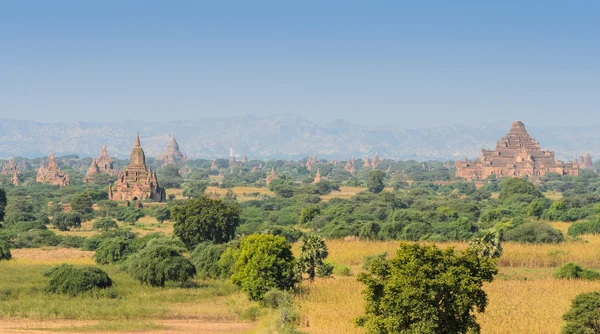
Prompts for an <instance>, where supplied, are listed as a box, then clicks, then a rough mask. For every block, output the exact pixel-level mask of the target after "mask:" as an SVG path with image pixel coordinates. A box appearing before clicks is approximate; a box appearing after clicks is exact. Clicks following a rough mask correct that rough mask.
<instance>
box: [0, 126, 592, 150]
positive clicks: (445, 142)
mask: <svg viewBox="0 0 600 334" xmlns="http://www.w3.org/2000/svg"><path fill="white" fill-rule="evenodd" d="M530 125H531V126H529V127H528V131H529V133H530V134H531V135H532V136H533V137H535V138H536V139H537V140H538V141H539V142H540V143H541V146H542V149H547V148H549V149H552V150H554V151H556V155H557V156H558V157H559V158H562V159H565V160H571V159H572V158H573V156H574V155H575V154H576V153H585V152H590V153H591V154H592V156H598V155H599V154H600V132H598V131H597V129H598V126H594V125H586V126H581V127H561V128H558V127H536V126H535V124H530ZM510 126H511V121H507V122H506V123H505V124H504V123H498V122H494V123H482V124H478V125H445V126H437V127H430V128H421V129H407V128H403V127H402V126H397V125H391V124H385V125H380V126H368V125H361V124H353V123H350V122H347V121H343V120H339V121H334V122H331V123H327V124H317V123H315V122H312V121H310V120H307V119H304V118H302V117H299V116H296V115H275V116H271V117H256V116H244V117H228V118H225V117H223V118H207V119H203V120H198V121H170V122H152V121H122V122H54V123H43V122H36V121H26V120H14V119H0V158H8V157H9V156H15V157H16V156H21V157H29V158H35V157H41V156H46V155H48V154H49V153H50V152H52V151H54V152H55V154H57V155H65V154H77V155H79V156H82V157H90V156H98V155H99V154H100V150H101V148H102V145H103V144H106V146H107V148H108V151H109V154H111V155H113V156H116V157H120V158H127V157H128V156H129V153H130V151H131V148H132V146H133V143H134V139H135V134H136V133H139V134H140V138H141V140H142V146H143V147H144V150H145V152H146V154H147V155H148V156H157V155H159V154H160V153H162V152H163V151H164V149H165V147H166V145H167V142H168V140H169V138H170V136H171V134H173V133H174V134H175V136H176V139H177V141H178V143H179V145H180V148H181V151H182V152H184V153H186V154H187V155H188V157H190V158H206V159H214V158H226V157H228V156H229V150H230V148H232V149H233V151H234V153H235V154H236V156H238V157H239V156H243V155H244V154H246V155H247V156H248V158H249V159H250V158H252V157H253V156H256V157H257V158H259V159H278V158H283V159H300V158H303V157H307V156H311V155H312V154H313V153H316V154H317V156H318V157H319V158H328V159H332V158H336V159H338V160H346V159H347V158H348V157H350V156H356V157H357V158H358V157H363V156H365V155H369V156H373V155H374V154H375V153H376V152H378V153H379V156H380V157H381V158H390V159H396V160H406V159H415V160H457V159H463V158H465V157H469V158H473V157H476V156H478V155H479V154H480V151H481V148H494V147H495V144H496V141H497V140H498V139H500V138H501V137H502V136H504V135H505V134H506V133H507V132H508V130H509V129H510Z"/></svg>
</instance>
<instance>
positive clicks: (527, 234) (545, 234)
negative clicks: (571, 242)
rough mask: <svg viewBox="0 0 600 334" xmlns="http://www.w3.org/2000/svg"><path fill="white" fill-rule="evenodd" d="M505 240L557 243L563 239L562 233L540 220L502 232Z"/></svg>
mask: <svg viewBox="0 0 600 334" xmlns="http://www.w3.org/2000/svg"><path fill="white" fill-rule="evenodd" d="M504 240H505V241H515V242H529V243H559V242H563V241H564V240H565V238H564V236H563V235H562V233H561V232H560V231H559V230H557V229H554V228H552V227H550V225H548V224H546V223H542V222H530V223H524V224H522V225H520V226H517V227H515V228H513V229H511V230H508V231H506V233H504Z"/></svg>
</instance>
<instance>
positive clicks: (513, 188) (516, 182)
mask: <svg viewBox="0 0 600 334" xmlns="http://www.w3.org/2000/svg"><path fill="white" fill-rule="evenodd" d="M501 187H502V190H500V200H501V201H505V200H507V199H509V198H510V197H512V196H514V195H529V196H532V197H543V195H542V193H541V192H540V191H539V190H538V189H537V188H536V187H535V185H534V184H533V183H531V182H528V181H525V180H523V179H518V178H507V179H505V180H504V181H502V184H501Z"/></svg>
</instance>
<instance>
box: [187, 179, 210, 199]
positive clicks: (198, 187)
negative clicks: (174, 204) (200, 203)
mask: <svg viewBox="0 0 600 334" xmlns="http://www.w3.org/2000/svg"><path fill="white" fill-rule="evenodd" d="M207 186H208V183H207V182H193V183H189V184H187V186H186V187H185V189H183V196H185V197H187V198H196V197H200V196H202V195H204V193H205V192H206V187H207Z"/></svg>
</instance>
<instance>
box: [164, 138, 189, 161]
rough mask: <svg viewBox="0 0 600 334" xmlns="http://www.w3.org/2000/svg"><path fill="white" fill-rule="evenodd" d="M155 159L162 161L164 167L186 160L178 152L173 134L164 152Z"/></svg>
mask: <svg viewBox="0 0 600 334" xmlns="http://www.w3.org/2000/svg"><path fill="white" fill-rule="evenodd" d="M157 159H158V160H160V161H162V162H163V165H165V166H166V165H171V164H176V163H179V162H182V161H186V160H187V156H186V155H185V154H183V153H181V151H180V150H179V144H178V143H177V140H175V134H173V135H172V136H171V140H169V143H168V144H167V149H166V150H165V152H164V153H163V154H161V155H159V156H158V158H157Z"/></svg>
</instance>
